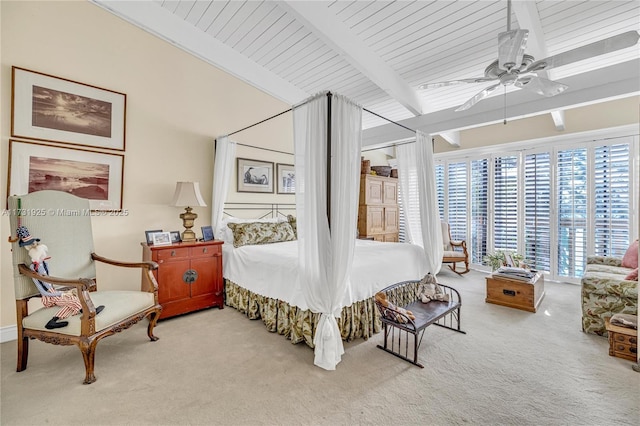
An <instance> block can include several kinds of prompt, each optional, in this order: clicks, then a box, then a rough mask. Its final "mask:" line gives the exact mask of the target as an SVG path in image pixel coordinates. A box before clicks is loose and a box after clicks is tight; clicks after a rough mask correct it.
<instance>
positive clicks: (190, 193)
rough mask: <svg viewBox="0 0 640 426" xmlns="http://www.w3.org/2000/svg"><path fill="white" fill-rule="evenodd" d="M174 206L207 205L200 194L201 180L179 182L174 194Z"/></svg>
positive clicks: (172, 203) (172, 202)
mask: <svg viewBox="0 0 640 426" xmlns="http://www.w3.org/2000/svg"><path fill="white" fill-rule="evenodd" d="M170 205H172V206H176V207H193V206H199V207H206V206H207V204H206V203H205V202H204V200H203V199H202V195H201V194H200V183H199V182H178V183H176V192H175V193H174V194H173V200H172V201H171V204H170Z"/></svg>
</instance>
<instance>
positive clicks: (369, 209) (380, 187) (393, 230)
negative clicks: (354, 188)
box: [358, 174, 400, 243]
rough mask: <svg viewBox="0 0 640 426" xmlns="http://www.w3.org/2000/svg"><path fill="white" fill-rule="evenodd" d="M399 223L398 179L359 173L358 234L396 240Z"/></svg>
mask: <svg viewBox="0 0 640 426" xmlns="http://www.w3.org/2000/svg"><path fill="white" fill-rule="evenodd" d="M399 226H400V216H399V209H398V179H397V178H391V177H383V176H375V175H367V174H363V175H360V201H359V207H358V234H359V237H360V238H373V239H374V240H375V241H386V242H396V243H397V242H398V230H399Z"/></svg>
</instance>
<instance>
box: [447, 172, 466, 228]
mask: <svg viewBox="0 0 640 426" xmlns="http://www.w3.org/2000/svg"><path fill="white" fill-rule="evenodd" d="M447 178H448V179H449V193H448V195H449V199H448V203H447V211H448V216H447V222H449V226H450V227H451V239H453V240H466V239H467V163H466V162H459V163H449V164H447Z"/></svg>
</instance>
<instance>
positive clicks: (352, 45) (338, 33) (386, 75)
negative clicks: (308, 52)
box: [278, 1, 423, 116]
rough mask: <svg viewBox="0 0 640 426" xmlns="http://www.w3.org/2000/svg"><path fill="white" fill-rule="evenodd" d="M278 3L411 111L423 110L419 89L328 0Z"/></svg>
mask: <svg viewBox="0 0 640 426" xmlns="http://www.w3.org/2000/svg"><path fill="white" fill-rule="evenodd" d="M278 5H279V6H280V7H281V8H282V9H284V10H285V11H286V12H287V13H290V14H291V15H292V16H294V17H295V19H296V20H297V21H298V22H300V23H302V24H303V25H304V26H305V27H306V28H307V29H308V30H309V31H311V32H312V33H313V34H314V35H315V36H316V37H318V38H319V39H320V40H322V42H323V43H325V44H326V45H327V46H329V47H330V48H331V49H332V50H334V51H335V52H337V53H339V54H340V55H341V56H342V57H343V58H344V59H345V60H346V61H347V62H349V63H350V64H351V65H352V66H353V67H355V68H356V69H357V70H358V71H360V72H361V73H362V74H363V75H364V76H366V77H367V78H368V79H370V80H371V81H372V82H374V83H375V84H376V85H377V86H378V87H380V88H381V89H382V90H384V91H385V92H386V93H387V94H388V95H389V96H391V97H392V98H394V99H396V100H397V101H398V102H399V103H400V104H401V105H402V106H404V107H405V108H407V109H408V110H409V111H411V113H412V114H414V115H417V116H418V115H421V114H422V111H423V109H422V103H421V101H420V98H419V97H418V93H417V92H416V91H415V90H414V89H412V88H411V86H409V85H408V84H407V83H406V82H405V81H404V79H403V78H402V77H401V76H400V74H398V73H397V72H396V71H395V70H394V69H393V68H391V67H390V66H389V64H387V63H386V62H385V61H383V60H382V58H380V56H378V55H377V54H376V53H375V52H374V51H373V50H372V49H371V48H370V47H369V46H368V45H366V44H365V43H364V42H363V41H362V40H361V39H360V38H359V37H358V36H357V35H356V34H354V33H353V32H352V31H351V29H350V28H348V27H347V26H346V25H345V24H344V22H342V21H341V20H339V19H338V18H337V17H336V15H335V14H334V13H333V12H331V11H330V10H329V8H328V7H327V6H328V3H327V2H317V1H283V2H278Z"/></svg>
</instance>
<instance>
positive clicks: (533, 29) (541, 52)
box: [512, 1, 564, 132]
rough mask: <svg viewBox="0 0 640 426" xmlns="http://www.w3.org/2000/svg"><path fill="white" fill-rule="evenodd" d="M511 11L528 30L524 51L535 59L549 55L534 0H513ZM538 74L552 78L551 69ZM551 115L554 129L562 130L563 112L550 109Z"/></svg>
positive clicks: (522, 26)
mask: <svg viewBox="0 0 640 426" xmlns="http://www.w3.org/2000/svg"><path fill="white" fill-rule="evenodd" d="M512 6H513V12H514V13H515V14H516V19H517V20H518V24H519V25H520V28H521V29H526V30H529V38H528V39H527V47H526V49H525V53H527V54H529V55H532V56H533V57H534V58H535V59H542V58H546V57H547V56H549V51H548V49H547V42H546V41H545V39H544V31H543V30H542V22H541V21H540V13H539V12H538V7H537V6H536V3H535V2H530V1H516V2H513V4H512ZM536 74H538V76H540V77H542V78H548V79H549V80H553V77H552V76H553V71H540V72H538V73H536ZM551 117H552V118H553V122H554V124H555V126H556V130H557V131H559V132H561V131H563V130H564V113H563V112H562V111H552V112H551Z"/></svg>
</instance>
